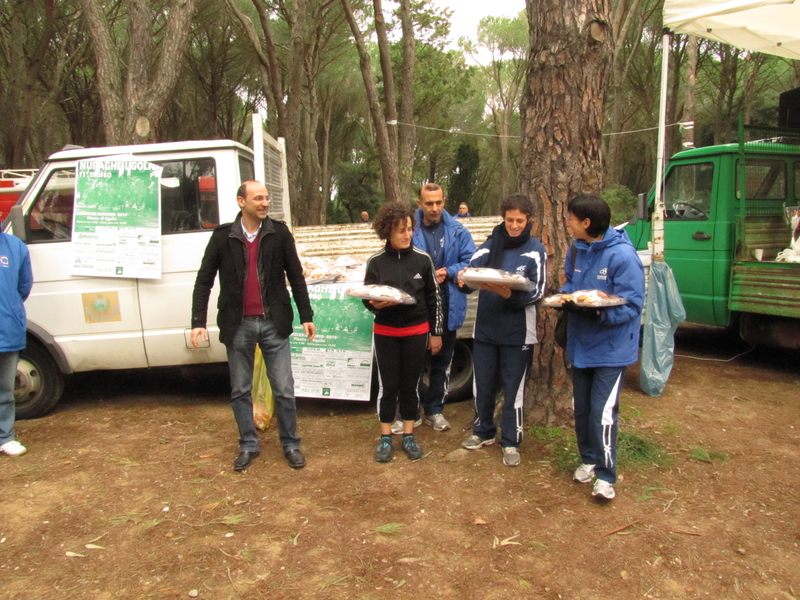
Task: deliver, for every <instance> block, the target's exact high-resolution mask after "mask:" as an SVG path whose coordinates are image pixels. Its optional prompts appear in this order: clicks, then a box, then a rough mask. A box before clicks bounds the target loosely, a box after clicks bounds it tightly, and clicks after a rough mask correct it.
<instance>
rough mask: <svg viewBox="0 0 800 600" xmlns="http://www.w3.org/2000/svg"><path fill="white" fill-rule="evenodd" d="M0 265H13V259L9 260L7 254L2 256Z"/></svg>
mask: <svg viewBox="0 0 800 600" xmlns="http://www.w3.org/2000/svg"><path fill="white" fill-rule="evenodd" d="M0 265H2V266H4V267H5V268H6V269H7V268H8V267H9V266H10V265H11V261H9V260H8V257H7V256H0Z"/></svg>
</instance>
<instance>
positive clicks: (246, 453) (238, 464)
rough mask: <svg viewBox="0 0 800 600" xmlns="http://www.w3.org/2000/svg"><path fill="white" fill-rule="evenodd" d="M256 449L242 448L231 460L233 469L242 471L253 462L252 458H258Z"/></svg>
mask: <svg viewBox="0 0 800 600" xmlns="http://www.w3.org/2000/svg"><path fill="white" fill-rule="evenodd" d="M258 454H259V452H258V450H242V451H241V452H239V456H237V457H236V460H235V461H233V470H234V471H244V470H245V469H246V468H247V467H249V466H250V465H252V464H253V460H255V459H256V458H258Z"/></svg>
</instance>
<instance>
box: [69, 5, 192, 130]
mask: <svg viewBox="0 0 800 600" xmlns="http://www.w3.org/2000/svg"><path fill="white" fill-rule="evenodd" d="M105 4H106V3H104V2H101V1H100V0H81V7H82V8H83V14H84V18H85V20H86V25H87V27H88V29H89V36H90V39H91V41H92V49H93V51H94V56H95V62H96V66H97V89H98V93H99V95H100V102H101V105H102V107H103V126H104V129H105V134H106V143H108V144H110V145H119V144H136V143H140V142H143V141H148V139H155V138H156V137H157V136H156V135H155V131H156V129H157V127H158V120H159V118H160V117H161V115H162V114H163V112H164V109H165V107H166V105H167V102H168V101H169V99H170V97H171V95H172V93H173V91H174V89H175V85H176V83H177V81H178V75H179V74H180V68H181V64H182V62H183V59H184V53H185V51H186V45H187V43H188V40H189V28H190V26H191V24H192V16H193V14H194V7H195V0H173V1H172V2H171V3H170V7H169V14H168V16H167V17H166V19H165V24H164V27H163V33H161V35H160V36H159V37H158V38H156V35H157V34H156V33H155V32H154V26H155V23H156V21H157V19H158V16H159V14H158V12H157V11H155V9H154V7H153V5H152V4H151V0H130V3H129V16H128V37H129V43H128V44H127V47H128V48H129V51H128V54H127V56H123V55H122V54H121V53H120V51H119V50H118V46H120V47H121V46H122V45H121V44H118V43H117V40H115V39H114V36H113V35H112V30H113V28H112V27H111V25H110V23H109V22H108V19H107V18H106V14H105ZM156 39H158V40H159V43H158V44H156V43H155V41H156ZM123 81H124V83H123ZM142 117H144V118H145V119H147V121H148V123H149V130H150V133H149V135H147V136H144V137H143V136H141V135H137V133H136V124H137V121H138V120H139V119H140V118H142Z"/></svg>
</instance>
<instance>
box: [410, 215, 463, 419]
mask: <svg viewBox="0 0 800 600" xmlns="http://www.w3.org/2000/svg"><path fill="white" fill-rule="evenodd" d="M415 218H416V223H417V225H416V227H415V228H414V236H413V238H412V241H413V243H414V246H416V247H417V248H420V249H422V250H424V251H425V252H427V253H428V254H429V255H430V256H431V258H433V256H434V254H438V256H439V261H438V262H436V261H434V267H436V268H437V269H438V268H441V267H444V268H445V269H447V277H446V278H445V280H444V281H443V282H442V283H441V284H440V285H439V290H440V294H439V295H440V296H441V299H442V306H443V307H444V309H445V312H444V327H443V328H442V349H441V350H439V352H437V353H436V354H433V355H431V356H430V379H429V384H428V389H427V391H426V393H424V394H422V393H421V394H420V402H421V404H422V408H423V409H424V410H425V415H426V416H428V417H432V416H433V415H436V414H441V413H442V409H443V408H444V403H445V398H446V396H447V388H448V387H449V386H450V365H451V364H452V362H453V352H454V350H455V346H456V330H457V329H458V328H459V327H461V326H462V325H463V324H464V317H466V314H467V297H466V296H465V295H464V294H461V293H459V291H458V283H457V275H458V272H459V271H461V269H463V268H464V267H466V266H467V265H468V264H469V260H470V258H472V255H473V254H475V242H474V241H473V240H472V234H471V233H470V232H469V230H467V228H466V227H464V226H463V225H462V224H461V223H459V222H458V221H457V220H455V219H454V218H453V217H451V216H450V215H449V214H448V213H447V211H444V210H443V211H442V233H443V237H442V240H441V248H440V249H439V252H438V253H435V252H434V249H433V248H429V247H428V240H427V239H426V236H425V234H424V233H423V229H422V228H423V227H424V225H423V224H422V218H423V214H422V209H419V208H418V209H417V212H416V215H415ZM439 263H440V264H439ZM417 416H418V417H419V415H417Z"/></svg>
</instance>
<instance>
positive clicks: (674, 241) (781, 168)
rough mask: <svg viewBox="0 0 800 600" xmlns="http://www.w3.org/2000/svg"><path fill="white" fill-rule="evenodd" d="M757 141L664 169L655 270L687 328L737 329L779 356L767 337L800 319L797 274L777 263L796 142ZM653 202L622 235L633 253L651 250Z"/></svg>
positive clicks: (791, 193) (796, 173) (796, 188)
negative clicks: (662, 268)
mask: <svg viewBox="0 0 800 600" xmlns="http://www.w3.org/2000/svg"><path fill="white" fill-rule="evenodd" d="M761 133H762V135H765V136H767V137H763V138H760V139H752V140H750V141H746V142H742V143H740V144H727V145H721V146H710V147H705V148H697V149H691V150H685V151H682V152H679V153H678V154H676V155H675V156H674V157H673V158H672V160H670V162H669V164H668V166H667V169H666V171H665V178H664V193H663V198H664V205H665V214H664V260H665V262H666V263H667V264H668V265H669V266H670V267H671V268H672V271H673V273H674V275H675V279H676V282H677V284H678V289H679V291H680V294H681V298H682V300H683V304H684V307H685V308H686V320H687V321H690V322H693V323H701V324H706V325H715V326H722V327H731V326H738V327H739V331H740V334H742V337H743V338H745V339H746V340H747V341H751V342H753V343H759V344H765V345H778V346H781V347H784V343H783V342H781V341H779V340H777V339H775V335H774V334H775V333H776V331H777V330H778V329H784V330H785V329H786V326H787V325H789V326H790V327H791V328H794V327H796V326H797V323H798V321H797V319H800V305H798V303H797V298H798V297H800V264H797V263H791V262H781V261H777V260H776V259H777V257H778V255H779V253H780V252H781V251H782V250H783V249H785V248H788V247H789V245H790V242H791V239H792V237H791V236H792V232H791V230H790V228H789V227H788V226H787V224H786V220H785V218H784V217H785V210H786V208H787V207H791V206H797V205H800V137H792V136H786V135H775V134H774V132H772V131H770V132H763V131H762V132H761ZM751 137H752V136H751ZM742 188H743V189H744V191H743V192H742ZM653 196H654V193H653V192H651V194H650V197H649V198H648V199H647V202H642V203H640V206H641V208H640V209H639V211H638V212H639V214H638V215H637V217H638V219H635V220H634V222H632V223H630V224H629V225H628V226H627V227H626V230H627V231H628V235H629V236H630V238H631V240H632V241H633V244H634V245H635V246H636V248H637V249H645V248H647V246H648V242H649V241H650V240H651V226H652V214H653V200H654V198H653ZM786 319H788V320H789V321H788V322H787V321H786ZM756 324H757V325H758V326H757V327H755V329H759V330H763V331H760V332H755V329H754V325H756ZM765 328H766V329H769V330H771V331H769V332H768V331H766V329H765Z"/></svg>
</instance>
